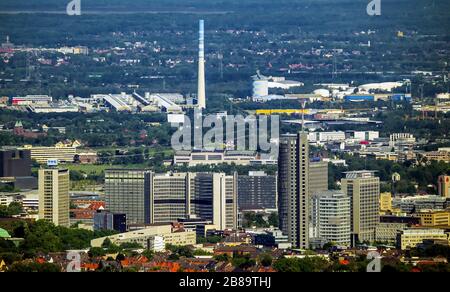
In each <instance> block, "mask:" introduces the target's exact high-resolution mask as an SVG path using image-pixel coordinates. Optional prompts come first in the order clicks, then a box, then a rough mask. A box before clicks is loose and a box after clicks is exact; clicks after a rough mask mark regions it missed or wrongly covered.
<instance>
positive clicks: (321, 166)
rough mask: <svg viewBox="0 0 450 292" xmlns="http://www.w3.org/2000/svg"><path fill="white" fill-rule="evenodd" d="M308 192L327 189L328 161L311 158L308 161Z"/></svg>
mask: <svg viewBox="0 0 450 292" xmlns="http://www.w3.org/2000/svg"><path fill="white" fill-rule="evenodd" d="M308 178H309V186H308V188H309V194H310V196H311V195H312V194H313V193H316V192H324V191H327V190H328V162H324V161H321V160H312V161H310V162H309V173H308Z"/></svg>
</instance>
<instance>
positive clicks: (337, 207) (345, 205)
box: [311, 191, 351, 246]
mask: <svg viewBox="0 0 450 292" xmlns="http://www.w3.org/2000/svg"><path fill="white" fill-rule="evenodd" d="M311 203H312V209H311V226H312V235H311V236H312V237H313V238H314V239H318V240H320V241H321V242H324V243H327V242H334V243H335V244H337V245H340V246H350V238H351V237H350V234H351V222H350V198H349V197H348V196H347V195H345V194H344V193H342V192H341V191H319V192H315V193H314V194H313V195H312V198H311ZM311 240H312V239H311Z"/></svg>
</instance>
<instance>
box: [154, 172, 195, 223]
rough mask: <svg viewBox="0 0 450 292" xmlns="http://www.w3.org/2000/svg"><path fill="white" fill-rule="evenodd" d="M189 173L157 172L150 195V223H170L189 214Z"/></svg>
mask: <svg viewBox="0 0 450 292" xmlns="http://www.w3.org/2000/svg"><path fill="white" fill-rule="evenodd" d="M188 181H189V175H188V174H187V173H168V174H155V175H153V180H152V189H151V196H150V223H170V222H174V221H177V219H180V218H185V217H186V215H187V214H188V209H187V202H188V195H189V193H188V185H187V184H188Z"/></svg>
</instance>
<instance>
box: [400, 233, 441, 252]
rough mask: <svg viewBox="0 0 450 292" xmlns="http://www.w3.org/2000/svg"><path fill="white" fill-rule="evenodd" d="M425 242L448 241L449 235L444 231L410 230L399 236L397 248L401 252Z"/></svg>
mask: <svg viewBox="0 0 450 292" xmlns="http://www.w3.org/2000/svg"><path fill="white" fill-rule="evenodd" d="M424 240H446V241H448V234H447V233H445V230H444V229H430V228H408V229H404V230H402V231H400V232H399V233H398V234H397V247H398V248H400V249H401V250H405V249H408V248H414V247H416V246H417V245H418V244H421V243H422V242H423V241H424Z"/></svg>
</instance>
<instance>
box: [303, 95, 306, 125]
mask: <svg viewBox="0 0 450 292" xmlns="http://www.w3.org/2000/svg"><path fill="white" fill-rule="evenodd" d="M305 108H306V99H304V100H302V133H304V132H305V131H304V130H305V129H304V127H305Z"/></svg>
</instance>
